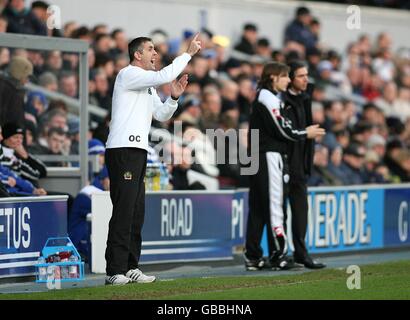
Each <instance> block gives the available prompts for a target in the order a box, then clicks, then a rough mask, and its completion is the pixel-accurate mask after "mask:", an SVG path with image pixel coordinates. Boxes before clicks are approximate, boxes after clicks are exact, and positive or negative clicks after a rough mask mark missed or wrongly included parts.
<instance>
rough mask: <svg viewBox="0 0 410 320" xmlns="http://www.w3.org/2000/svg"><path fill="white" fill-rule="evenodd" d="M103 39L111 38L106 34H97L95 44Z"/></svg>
mask: <svg viewBox="0 0 410 320" xmlns="http://www.w3.org/2000/svg"><path fill="white" fill-rule="evenodd" d="M103 38H111V37H110V35H109V34H106V33H97V35H96V36H95V42H96V43H97V42H99V41H100V40H101V39H103Z"/></svg>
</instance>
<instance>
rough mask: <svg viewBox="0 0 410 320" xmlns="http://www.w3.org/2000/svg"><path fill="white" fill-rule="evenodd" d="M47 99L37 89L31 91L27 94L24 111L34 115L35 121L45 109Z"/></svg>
mask: <svg viewBox="0 0 410 320" xmlns="http://www.w3.org/2000/svg"><path fill="white" fill-rule="evenodd" d="M47 108H48V101H47V98H46V96H45V95H44V94H43V93H41V92H39V91H31V92H29V94H28V95H27V102H26V105H25V112H26V113H29V114H31V115H33V116H34V117H35V121H36V123H37V122H38V120H39V118H40V117H41V115H42V114H43V113H44V112H45V111H46V110H47Z"/></svg>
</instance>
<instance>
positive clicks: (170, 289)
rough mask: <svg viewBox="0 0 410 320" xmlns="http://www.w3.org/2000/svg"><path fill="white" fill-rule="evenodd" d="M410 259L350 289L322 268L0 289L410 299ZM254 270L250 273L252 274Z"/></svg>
mask: <svg viewBox="0 0 410 320" xmlns="http://www.w3.org/2000/svg"><path fill="white" fill-rule="evenodd" d="M409 270H410V261H400V262H389V263H383V264H373V265H365V266H361V289H359V290H349V289H348V288H347V285H346V281H347V279H348V277H349V276H350V274H347V273H346V270H345V269H343V270H341V269H323V270H319V271H312V272H307V273H303V274H297V275H296V274H295V275H284V276H275V277H269V276H257V274H258V273H257V272H255V273H250V274H251V275H252V276H243V277H215V278H185V279H176V280H170V281H158V282H156V283H150V284H131V285H126V286H121V287H113V286H100V287H92V288H77V289H66V290H53V291H49V292H43V293H30V294H26V293H24V294H0V300H1V299H18V300H20V299H30V300H33V299H35V300H37V299H46V300H72V299H79V300H84V299H92V300H94V299H97V300H99V299H104V300H118V299H119V300H131V299H164V300H165V299H176V300H177V299H181V300H190V299H204V300H207V299H213V300H223V299H234V300H244V299H247V300H257V299H264V300H267V299H275V300H276V299H353V300H355V299H410V272H409ZM253 275H254V276H253Z"/></svg>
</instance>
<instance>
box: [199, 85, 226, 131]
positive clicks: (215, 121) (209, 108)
mask: <svg viewBox="0 0 410 320" xmlns="http://www.w3.org/2000/svg"><path fill="white" fill-rule="evenodd" d="M221 107H222V99H221V95H220V93H219V92H218V90H216V89H209V90H205V91H204V93H203V96H202V104H201V110H202V117H201V119H200V121H199V125H200V127H201V130H202V131H203V132H205V130H206V129H217V128H218V127H219V114H220V112H221Z"/></svg>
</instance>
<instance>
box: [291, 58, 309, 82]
mask: <svg viewBox="0 0 410 320" xmlns="http://www.w3.org/2000/svg"><path fill="white" fill-rule="evenodd" d="M288 66H289V78H290V80H293V79H294V78H295V72H296V70H298V69H300V68H307V66H306V63H304V62H303V61H300V60H294V61H291V62H289V63H288Z"/></svg>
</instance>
